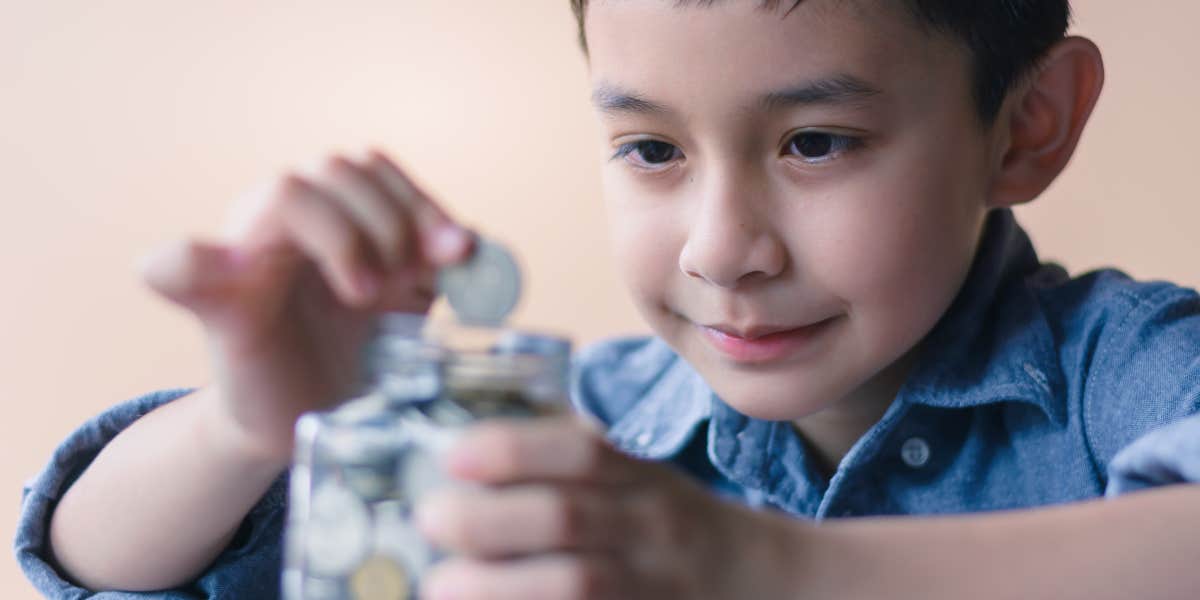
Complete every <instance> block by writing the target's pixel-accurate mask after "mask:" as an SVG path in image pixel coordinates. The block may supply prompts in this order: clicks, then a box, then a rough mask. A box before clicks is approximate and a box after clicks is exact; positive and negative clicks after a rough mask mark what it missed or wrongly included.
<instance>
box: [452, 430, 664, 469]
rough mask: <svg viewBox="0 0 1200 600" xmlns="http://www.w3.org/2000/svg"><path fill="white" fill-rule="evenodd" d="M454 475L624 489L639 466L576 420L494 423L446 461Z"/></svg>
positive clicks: (471, 434)
mask: <svg viewBox="0 0 1200 600" xmlns="http://www.w3.org/2000/svg"><path fill="white" fill-rule="evenodd" d="M446 466H447V469H449V471H450V473H451V474H453V475H455V476H456V477H460V478H463V479H468V480H473V481H479V482H482V483H490V484H506V483H519V482H524V481H534V480H546V479H550V480H560V481H574V482H579V483H603V484H622V483H631V482H633V481H635V480H636V478H637V476H638V473H639V471H640V470H641V465H640V463H639V462H638V461H636V460H635V459H633V458H631V457H628V456H625V455H624V454H621V453H620V452H618V451H617V450H616V449H615V448H613V447H612V446H611V445H609V443H608V442H607V441H606V440H605V439H604V438H603V437H602V436H601V435H600V434H599V433H598V432H597V431H596V430H595V429H593V428H591V427H588V426H586V425H584V424H582V423H580V422H579V421H578V420H576V419H575V418H573V417H565V418H553V419H532V420H525V421H518V420H500V419H497V420H492V421H490V422H486V423H482V424H480V425H477V426H475V427H474V428H472V429H471V430H468V431H467V432H465V433H464V434H463V435H462V437H460V438H459V439H458V441H457V443H456V444H455V445H454V447H453V448H452V449H451V450H450V452H449V453H448V455H447V457H446Z"/></svg>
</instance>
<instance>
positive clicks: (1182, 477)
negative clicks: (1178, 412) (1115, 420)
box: [1105, 415, 1200, 498]
mask: <svg viewBox="0 0 1200 600" xmlns="http://www.w3.org/2000/svg"><path fill="white" fill-rule="evenodd" d="M1175 483H1200V415H1193V416H1190V417H1187V418H1186V419H1183V420H1180V421H1177V422H1175V423H1172V424H1170V425H1167V426H1166V427H1163V428H1160V429H1157V430H1155V431H1152V432H1150V433H1148V434H1146V435H1145V436H1142V437H1141V438H1140V439H1138V440H1137V441H1135V442H1134V443H1132V444H1130V445H1129V446H1127V447H1125V448H1124V449H1123V450H1121V452H1119V453H1118V454H1117V455H1116V456H1115V457H1114V458H1113V460H1112V462H1111V463H1109V465H1108V487H1107V489H1106V490H1105V495H1106V496H1108V497H1110V498H1112V497H1115V496H1119V495H1121V494H1127V493H1129V492H1136V491H1138V490H1144V489H1147V488H1151V487H1156V486H1160V485H1171V484H1175Z"/></svg>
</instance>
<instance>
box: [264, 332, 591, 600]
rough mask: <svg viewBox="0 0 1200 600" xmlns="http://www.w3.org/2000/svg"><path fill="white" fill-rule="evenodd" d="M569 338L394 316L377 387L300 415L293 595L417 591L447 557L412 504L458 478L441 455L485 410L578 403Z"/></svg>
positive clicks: (355, 599) (381, 346) (371, 370)
mask: <svg viewBox="0 0 1200 600" xmlns="http://www.w3.org/2000/svg"><path fill="white" fill-rule="evenodd" d="M570 349H571V348H570V343H569V342H568V341H567V340H565V339H563V338H560V337H555V336H550V335H544V334H535V333H529V332H521V331H514V330H510V329H501V328H490V327H477V326H466V325H459V324H451V323H449V322H439V321H432V320H427V319H425V318H423V317H421V316H418V315H389V316H387V317H385V318H383V319H382V320H381V326H380V328H379V330H378V332H377V334H376V335H375V337H374V339H373V341H372V343H371V344H370V345H369V347H368V350H367V353H366V357H365V360H364V364H365V365H366V373H365V376H366V379H365V381H366V393H365V394H363V395H361V396H359V397H356V398H354V399H352V400H349V401H347V402H345V403H343V404H342V405H340V406H339V407H337V408H336V409H334V410H332V411H328V412H317V413H306V414H305V415H303V416H301V417H300V419H299V420H298V421H297V423H296V444H295V456H294V460H293V465H292V470H291V488H290V496H289V507H288V522H287V531H286V535H285V550H284V571H283V596H284V598H285V600H406V599H409V598H415V597H417V591H418V589H419V584H420V578H421V575H422V573H424V571H425V570H426V569H427V568H428V567H429V565H431V564H432V563H433V562H435V561H436V560H438V558H439V556H438V553H437V551H436V549H434V548H433V547H432V546H431V545H430V544H429V543H428V542H427V541H426V540H424V539H423V538H422V537H421V536H420V535H419V534H418V533H417V529H416V525H415V522H414V520H413V508H414V506H415V504H416V503H417V502H418V501H420V499H421V498H422V497H423V496H424V495H425V494H427V493H429V492H430V491H432V490H435V489H437V488H439V487H441V486H443V485H448V484H449V483H450V482H449V480H448V478H447V477H446V476H445V475H444V473H443V472H442V469H441V467H440V464H441V454H442V453H443V452H444V451H445V450H446V449H447V448H448V447H449V446H450V444H451V443H452V442H453V441H454V438H455V437H456V435H457V434H458V433H459V432H461V431H462V429H463V428H464V427H465V426H467V425H469V424H471V423H474V422H476V421H478V420H480V419H487V418H495V417H508V418H534V417H539V416H544V415H552V414H560V413H563V412H566V411H568V410H569V402H568V399H567V374H568V369H569V359H570Z"/></svg>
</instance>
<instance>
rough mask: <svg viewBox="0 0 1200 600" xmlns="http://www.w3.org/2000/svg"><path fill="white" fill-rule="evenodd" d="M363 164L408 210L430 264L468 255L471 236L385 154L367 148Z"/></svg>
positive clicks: (450, 261)
mask: <svg viewBox="0 0 1200 600" xmlns="http://www.w3.org/2000/svg"><path fill="white" fill-rule="evenodd" d="M364 167H365V168H366V170H367V171H368V172H369V173H371V174H372V175H373V176H374V177H376V179H377V180H378V181H379V183H380V184H381V185H382V186H383V187H384V188H385V189H387V190H388V191H389V192H390V194H391V196H392V198H394V199H395V201H396V202H398V203H401V204H402V205H403V206H405V207H406V208H407V209H408V210H409V211H410V212H411V214H412V216H413V219H414V221H415V223H416V231H417V237H418V240H419V244H420V247H421V251H422V253H423V254H424V256H425V257H426V258H428V259H429V261H430V262H431V263H433V264H435V265H439V266H440V265H445V264H452V263H456V262H460V261H462V260H463V259H465V258H466V257H467V256H469V255H470V252H471V250H472V246H473V245H474V238H473V236H472V235H471V234H470V233H469V232H467V231H466V230H465V229H463V228H462V227H460V226H459V225H457V224H456V223H454V221H453V220H451V219H450V217H449V215H447V214H446V213H445V211H443V210H442V208H441V207H440V206H438V205H437V203H435V202H434V201H433V200H432V199H430V198H429V196H428V195H427V194H425V192H423V191H422V190H421V189H420V188H418V187H417V186H416V184H414V183H413V181H412V180H411V179H410V178H409V177H408V175H405V174H404V171H402V170H401V169H400V167H399V166H397V165H396V163H395V162H393V161H392V160H391V159H390V158H388V157H387V155H385V154H384V153H383V152H381V151H379V150H369V151H368V152H367V157H366V159H365V161H364Z"/></svg>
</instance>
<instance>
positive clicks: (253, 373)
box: [144, 151, 471, 465]
mask: <svg viewBox="0 0 1200 600" xmlns="http://www.w3.org/2000/svg"><path fill="white" fill-rule="evenodd" d="M240 208H241V209H242V211H241V212H242V215H241V219H240V220H239V221H238V222H235V223H234V225H235V227H236V228H237V230H238V231H237V232H236V233H235V234H234V237H233V239H232V240H230V241H229V242H227V243H223V244H212V243H205V242H200V241H194V240H186V241H182V242H179V243H176V244H172V245H170V246H169V247H167V248H164V249H163V250H161V251H159V252H158V253H156V254H154V255H153V256H151V257H150V258H149V259H148V260H147V261H146V263H145V265H144V278H145V280H146V282H147V283H148V284H149V285H150V286H151V287H152V288H153V289H155V290H156V291H158V292H159V293H160V294H162V295H163V296H165V297H167V298H169V299H170V300H172V301H174V302H176V303H178V304H180V305H182V306H184V307H186V308H188V309H190V310H191V311H192V312H193V313H195V314H196V316H197V317H199V318H200V320H201V321H202V323H203V325H204V328H205V330H206V333H207V334H208V337H209V340H210V346H211V351H212V360H213V365H214V373H213V375H214V384H213V386H212V388H211V389H210V390H209V392H210V395H211V396H212V397H213V401H212V407H213V409H214V410H211V411H208V414H210V415H211V416H212V417H213V419H211V423H210V424H209V425H210V427H209V429H210V430H211V431H215V432H219V435H222V436H228V437H227V438H226V439H228V440H229V441H231V443H233V444H235V445H236V446H238V447H240V448H242V449H243V450H245V451H246V452H247V453H248V454H250V455H252V456H255V457H256V458H259V459H264V460H268V461H270V462H272V463H277V464H280V465H284V464H286V462H287V460H288V459H289V458H290V456H291V449H292V431H293V427H294V424H295V420H296V418H297V417H298V416H299V415H300V414H301V413H303V412H305V411H308V410H313V409H319V408H325V407H329V406H331V405H333V404H335V403H336V402H337V401H339V400H344V399H345V398H346V397H347V396H348V395H349V394H351V393H353V392H354V391H355V390H354V386H355V385H356V384H357V383H358V377H359V356H360V353H361V348H362V346H363V344H364V343H365V341H366V339H367V336H368V335H370V332H371V327H372V324H373V322H374V316H375V315H376V313H378V312H379V311H383V310H401V311H407V312H426V311H427V310H428V309H429V306H430V305H431V303H432V301H433V299H434V296H435V292H434V281H435V277H436V271H437V268H438V267H439V266H441V265H445V264H449V263H453V262H457V261H460V260H462V259H464V258H465V257H466V256H467V255H468V254H469V251H470V245H471V236H470V234H469V233H468V232H466V231H465V230H464V229H462V228H460V227H459V226H457V225H455V224H454V223H453V222H452V221H451V220H450V218H449V217H448V216H447V215H446V214H445V213H444V212H443V211H442V210H441V209H440V208H438V206H437V205H436V204H435V203H434V202H433V201H432V200H431V199H430V198H429V197H428V196H426V195H425V194H424V193H423V192H422V191H421V190H420V189H418V188H417V187H416V186H415V185H414V184H413V183H412V182H411V180H410V179H409V178H408V177H407V176H406V175H405V174H404V173H403V172H401V170H400V169H399V168H398V167H397V166H396V165H395V164H394V163H393V162H392V161H391V160H389V159H388V158H387V157H386V156H384V155H383V154H382V153H380V152H377V151H371V152H368V153H367V154H366V155H365V156H363V157H359V158H356V159H350V158H346V157H342V156H337V155H335V156H331V157H329V158H327V159H325V160H324V161H322V162H321V164H320V166H318V167H316V168H315V169H314V170H313V172H311V173H303V174H297V173H288V174H285V175H282V176H280V177H278V178H276V179H275V180H274V181H272V182H271V183H270V185H268V186H265V189H262V190H259V191H257V192H255V193H253V194H251V195H250V196H249V197H247V198H246V199H245V201H244V202H243V205H242V206H241V207H240Z"/></svg>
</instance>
